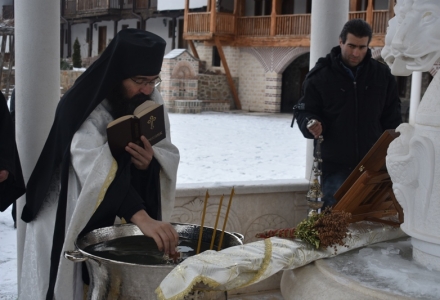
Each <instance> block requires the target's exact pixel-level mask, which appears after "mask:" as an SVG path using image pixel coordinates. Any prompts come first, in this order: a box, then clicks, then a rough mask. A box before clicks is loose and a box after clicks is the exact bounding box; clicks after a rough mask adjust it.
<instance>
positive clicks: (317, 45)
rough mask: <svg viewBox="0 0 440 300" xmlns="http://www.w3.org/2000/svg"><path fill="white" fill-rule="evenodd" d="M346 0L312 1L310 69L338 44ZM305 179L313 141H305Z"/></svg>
mask: <svg viewBox="0 0 440 300" xmlns="http://www.w3.org/2000/svg"><path fill="white" fill-rule="evenodd" d="M348 7H349V1H347V0H333V1H328V0H313V5H312V15H311V18H312V20H311V23H312V24H311V26H312V29H311V33H310V69H312V68H313V67H314V66H315V64H316V62H317V61H318V59H319V58H320V57H323V56H325V55H327V53H329V52H330V50H331V49H332V48H333V47H334V46H337V45H338V44H339V34H340V33H341V30H342V27H343V26H344V24H345V23H346V22H347V21H348ZM306 159H307V160H306V174H305V177H306V179H309V178H310V172H311V170H312V165H313V140H308V141H307V158H306Z"/></svg>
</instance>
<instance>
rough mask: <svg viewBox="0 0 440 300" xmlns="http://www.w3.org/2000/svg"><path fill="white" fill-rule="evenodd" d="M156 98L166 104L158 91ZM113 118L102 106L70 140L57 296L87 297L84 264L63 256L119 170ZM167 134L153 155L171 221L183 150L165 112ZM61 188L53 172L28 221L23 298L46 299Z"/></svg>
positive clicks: (165, 212) (164, 216)
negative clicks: (110, 131) (111, 139)
mask: <svg viewBox="0 0 440 300" xmlns="http://www.w3.org/2000/svg"><path fill="white" fill-rule="evenodd" d="M151 98H152V100H154V101H155V102H157V103H160V104H163V100H162V97H161V96H160V93H159V92H158V91H157V90H155V91H154V92H153V94H152V95H151ZM112 120H113V118H112V116H111V115H110V113H109V111H108V110H107V109H106V108H105V105H104V103H101V104H99V105H98V106H97V107H96V108H95V110H94V111H93V112H92V113H91V114H90V116H89V117H88V118H87V120H86V121H85V122H84V123H83V124H82V125H81V127H80V129H79V130H78V131H77V132H76V133H75V135H74V137H73V139H72V143H71V148H70V149H71V164H70V170H69V183H68V195H67V212H66V232H65V241H64V245H63V250H62V253H61V258H60V264H59V266H58V276H57V281H56V284H55V293H54V295H55V299H57V300H63V299H65V300H76V299H83V282H82V276H81V264H79V263H74V262H71V261H69V260H67V259H65V258H64V251H69V250H75V244H74V242H75V240H76V239H77V237H78V234H79V233H80V232H81V231H82V229H83V228H84V227H85V226H86V224H87V222H88V221H89V219H90V218H91V216H92V215H93V213H94V211H95V210H96V208H97V207H98V205H99V204H100V201H102V199H103V198H104V196H105V192H106V190H107V188H108V186H109V185H110V183H111V182H112V180H113V178H114V175H115V174H116V170H117V163H116V161H115V160H114V159H113V157H112V155H111V153H110V149H109V147H108V144H107V134H106V128H107V124H108V123H109V122H110V121H112ZM165 126H166V138H165V139H164V140H162V141H160V142H159V143H157V144H156V145H155V146H153V149H154V157H155V158H156V159H157V160H158V162H159V164H160V166H161V171H160V187H161V207H162V220H164V221H169V220H170V218H171V213H172V209H173V207H174V200H175V188H176V176H177V166H178V163H179V151H178V149H177V148H176V147H175V146H174V145H173V144H172V143H171V139H170V126H169V119H168V114H167V112H166V111H165ZM59 191H60V178H59V172H57V173H56V174H55V175H54V178H53V179H52V183H51V186H50V189H49V191H48V193H47V196H46V199H45V201H44V204H43V206H42V208H41V210H40V212H39V214H38V216H37V218H36V219H35V220H34V221H32V222H30V223H29V224H27V228H26V237H25V244H24V256H23V264H22V274H21V281H20V291H19V299H20V300H25V299H29V300H43V299H46V293H47V288H48V285H49V270H50V255H51V249H52V240H53V232H54V224H55V216H56V210H57V203H58V196H59Z"/></svg>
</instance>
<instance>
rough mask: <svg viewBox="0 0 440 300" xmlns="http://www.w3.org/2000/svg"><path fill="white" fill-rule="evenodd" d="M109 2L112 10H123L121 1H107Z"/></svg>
mask: <svg viewBox="0 0 440 300" xmlns="http://www.w3.org/2000/svg"><path fill="white" fill-rule="evenodd" d="M78 1H79V0H78ZM107 1H108V5H109V8H111V9H119V8H121V3H120V0H107Z"/></svg>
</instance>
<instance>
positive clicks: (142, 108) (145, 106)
mask: <svg viewBox="0 0 440 300" xmlns="http://www.w3.org/2000/svg"><path fill="white" fill-rule="evenodd" d="M157 106H158V104H156V102H154V101H152V100H147V101H145V102H144V103H142V104H141V105H139V106H138V107H136V109H135V110H134V112H133V114H134V115H135V116H137V117H140V116H143V115H145V114H146V113H147V112H149V111H152V110H153V109H154V108H156V107H157Z"/></svg>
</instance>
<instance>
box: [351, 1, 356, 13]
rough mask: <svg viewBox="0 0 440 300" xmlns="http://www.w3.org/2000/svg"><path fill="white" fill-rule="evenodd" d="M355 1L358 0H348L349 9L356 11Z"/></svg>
mask: <svg viewBox="0 0 440 300" xmlns="http://www.w3.org/2000/svg"><path fill="white" fill-rule="evenodd" d="M357 1H358V0H350V11H357Z"/></svg>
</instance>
